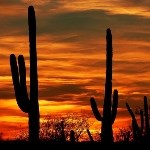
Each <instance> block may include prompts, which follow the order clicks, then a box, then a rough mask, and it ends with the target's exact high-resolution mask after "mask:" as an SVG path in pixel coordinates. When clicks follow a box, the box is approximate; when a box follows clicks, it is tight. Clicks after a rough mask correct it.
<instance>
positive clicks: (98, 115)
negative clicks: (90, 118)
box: [90, 97, 102, 121]
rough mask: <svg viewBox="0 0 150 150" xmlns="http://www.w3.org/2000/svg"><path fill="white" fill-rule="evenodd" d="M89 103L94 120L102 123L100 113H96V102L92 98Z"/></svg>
mask: <svg viewBox="0 0 150 150" xmlns="http://www.w3.org/2000/svg"><path fill="white" fill-rule="evenodd" d="M90 103H91V108H92V111H93V114H94V116H95V118H96V119H97V120H98V121H102V116H101V114H100V112H99V111H98V108H97V104H96V101H95V99H94V98H93V97H92V98H91V99H90Z"/></svg>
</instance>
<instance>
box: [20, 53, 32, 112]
mask: <svg viewBox="0 0 150 150" xmlns="http://www.w3.org/2000/svg"><path fill="white" fill-rule="evenodd" d="M18 64H19V73H20V88H21V91H22V99H23V100H24V101H26V102H27V104H26V105H27V108H28V109H29V105H30V104H29V103H30V101H29V98H28V94H27V86H26V67H25V61H24V57H23V55H19V56H18ZM28 112H29V110H28Z"/></svg>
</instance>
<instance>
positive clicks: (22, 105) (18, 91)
mask: <svg viewBox="0 0 150 150" xmlns="http://www.w3.org/2000/svg"><path fill="white" fill-rule="evenodd" d="M10 66H11V74H12V80H13V85H14V91H15V96H16V101H17V104H18V106H19V108H20V109H21V110H22V111H23V112H25V113H28V108H29V107H28V101H26V100H25V99H22V95H21V94H22V90H21V85H20V82H19V73H18V66H17V61H16V56H15V55H14V54H11V55H10Z"/></svg>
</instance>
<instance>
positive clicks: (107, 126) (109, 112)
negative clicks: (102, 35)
mask: <svg viewBox="0 0 150 150" xmlns="http://www.w3.org/2000/svg"><path fill="white" fill-rule="evenodd" d="M112 56H113V50H112V34H111V30H110V29H107V34H106V82H105V96H104V105H103V117H102V116H101V114H100V112H99V111H98V108H97V104H96V102H95V99H94V98H91V99H90V102H91V108H92V111H93V113H94V116H95V118H96V119H97V120H98V121H102V127H101V139H102V142H104V143H112V142H113V140H114V139H113V130H112V125H113V123H114V121H115V118H116V115H117V107H118V91H117V90H114V93H113V103H112V100H111V96H112Z"/></svg>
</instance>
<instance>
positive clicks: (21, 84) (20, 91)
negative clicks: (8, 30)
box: [10, 6, 40, 142]
mask: <svg viewBox="0 0 150 150" xmlns="http://www.w3.org/2000/svg"><path fill="white" fill-rule="evenodd" d="M28 25H29V47H30V50H29V53H30V98H29V97H28V94H27V86H26V67H25V61H24V57H23V55H19V56H18V65H17V60H16V56H15V55H14V54H11V55H10V66H11V73H12V80H13V84H14V90H15V96H16V100H17V104H18V106H19V108H20V109H21V110H22V111H23V112H25V113H28V116H29V141H30V142H37V141H38V140H39V128H40V124H39V117H40V114H39V104H38V75H37V52H36V18H35V12H34V8H33V6H29V8H28Z"/></svg>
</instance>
